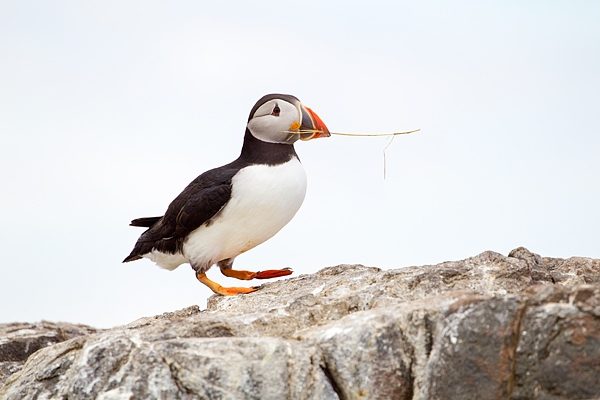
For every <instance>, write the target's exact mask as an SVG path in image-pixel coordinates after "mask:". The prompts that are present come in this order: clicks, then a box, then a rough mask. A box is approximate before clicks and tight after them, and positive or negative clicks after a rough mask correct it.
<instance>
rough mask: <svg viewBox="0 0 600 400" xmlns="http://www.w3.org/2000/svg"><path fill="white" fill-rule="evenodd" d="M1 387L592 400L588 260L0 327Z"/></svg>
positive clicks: (482, 268) (365, 279) (155, 395)
mask: <svg viewBox="0 0 600 400" xmlns="http://www.w3.org/2000/svg"><path fill="white" fill-rule="evenodd" d="M38 349H39V350H38ZM36 350H37V351H36ZM34 351H35V352H34ZM1 380H4V383H3V386H1V387H0V398H1V399H6V400H8V399H19V400H20V399H84V398H86V399H87V398H97V399H105V400H107V399H386V400H389V399H509V398H510V399H594V398H600V260H594V259H589V258H581V257H573V258H569V259H558V258H547V257H540V256H538V255H536V254H533V253H531V252H529V251H528V250H526V249H524V248H518V249H515V250H513V251H512V252H511V253H510V254H509V255H508V256H507V257H505V256H503V255H501V254H498V253H494V252H490V251H488V252H484V253H482V254H480V255H478V256H475V257H472V258H468V259H466V260H462V261H456V262H445V263H442V264H438V265H433V266H423V267H409V268H402V269H395V270H387V271H383V270H380V269H378V268H370V267H365V266H361V265H339V266H336V267H330V268H325V269H323V270H321V271H320V272H318V273H316V274H313V275H300V276H299V277H296V278H291V279H287V280H283V281H278V282H273V283H268V284H265V285H264V286H263V288H262V289H261V290H260V291H258V292H256V293H252V294H250V295H245V296H242V295H240V296H235V297H217V296H213V297H211V298H210V299H209V302H208V307H207V309H206V310H202V311H201V310H199V308H198V307H197V306H192V307H189V308H186V309H184V310H181V311H176V312H173V313H167V314H163V315H160V316H155V317H149V318H142V319H139V320H137V321H135V322H132V323H131V324H129V325H126V326H123V327H118V328H114V329H110V330H103V331H100V330H95V329H93V328H90V327H84V326H81V325H68V324H51V323H45V322H44V323H41V324H8V325H0V383H1Z"/></svg>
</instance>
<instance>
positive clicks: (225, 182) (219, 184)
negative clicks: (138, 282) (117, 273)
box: [123, 164, 239, 262]
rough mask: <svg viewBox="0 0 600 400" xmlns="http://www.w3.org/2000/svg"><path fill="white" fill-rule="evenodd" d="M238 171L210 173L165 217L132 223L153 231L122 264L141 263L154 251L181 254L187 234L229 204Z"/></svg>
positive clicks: (228, 167)
mask: <svg viewBox="0 0 600 400" xmlns="http://www.w3.org/2000/svg"><path fill="white" fill-rule="evenodd" d="M238 171H239V168H235V167H233V165H231V164H229V165H226V166H224V167H220V168H216V169H213V170H210V171H207V172H205V173H203V174H202V175H200V176H199V177H198V178H196V179H195V180H194V181H193V182H192V183H190V184H189V185H188V186H187V187H186V188H185V189H184V190H183V192H181V193H180V194H179V196H177V197H176V198H175V200H173V201H172V202H171V204H170V205H169V208H168V209H167V212H166V213H165V215H164V216H163V217H162V218H161V217H149V218H139V219H136V220H133V221H132V223H131V224H132V225H134V223H135V225H134V226H150V229H148V230H147V231H145V232H144V233H142V235H141V236H140V238H139V239H138V241H137V243H136V244H135V247H134V248H133V250H132V252H131V254H130V255H129V256H128V257H127V258H125V260H123V262H128V261H133V260H138V259H140V258H141V256H142V255H144V254H146V253H149V252H150V251H152V249H156V250H158V251H161V252H163V253H170V254H175V253H176V252H180V251H181V249H182V247H183V242H184V241H185V239H186V237H187V235H188V234H190V233H191V232H192V231H194V230H195V229H197V228H199V227H200V226H201V225H202V224H204V223H207V222H209V221H210V219H211V218H213V217H214V216H215V215H216V214H217V213H218V212H219V211H220V210H221V209H222V208H223V207H224V206H225V204H227V202H228V201H229V198H230V197H231V179H232V178H233V176H234V175H235V174H236V173H237V172H238ZM144 224H147V225H144Z"/></svg>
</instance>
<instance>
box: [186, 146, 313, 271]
mask: <svg viewBox="0 0 600 400" xmlns="http://www.w3.org/2000/svg"><path fill="white" fill-rule="evenodd" d="M232 185H233V187H232V193H231V199H230V200H229V202H228V203H227V205H226V206H225V207H224V208H223V209H222V210H221V212H220V213H219V214H218V216H217V217H216V218H215V219H214V221H213V222H212V223H211V224H210V225H209V226H205V225H203V226H201V227H200V228H198V229H196V230H195V231H194V232H192V233H191V235H190V236H189V238H188V240H187V241H186V242H185V244H184V246H183V253H184V256H185V257H186V258H187V259H188V260H189V261H190V262H191V263H192V265H193V266H195V267H196V268H198V269H208V268H209V267H210V266H211V265H213V264H214V263H216V262H217V261H220V260H224V259H226V258H235V257H236V256H238V255H239V254H241V253H243V252H245V251H248V250H250V249H252V248H253V247H255V246H258V245H259V244H261V243H263V242H264V241H266V240H268V239H270V238H271V237H272V236H273V235H275V234H276V233H277V232H279V230H281V228H283V227H284V226H285V225H286V224H287V223H288V222H290V220H291V219H292V218H293V217H294V215H295V214H296V212H297V211H298V209H299V208H300V206H301V205H302V202H303V201H304V196H305V194H306V174H305V172H304V168H302V164H300V161H298V159H297V158H295V157H294V158H293V159H292V160H290V161H288V162H287V163H285V164H281V165H276V166H267V165H252V166H249V167H246V168H243V169H242V170H240V172H238V173H237V174H236V175H235V176H234V177H233V180H232Z"/></svg>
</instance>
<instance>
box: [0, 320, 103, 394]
mask: <svg viewBox="0 0 600 400" xmlns="http://www.w3.org/2000/svg"><path fill="white" fill-rule="evenodd" d="M98 331H99V330H98V329H94V328H91V327H89V326H85V325H73V324H67V323H52V322H47V321H42V322H40V323H37V324H28V323H12V324H0V385H2V383H3V382H4V381H5V380H6V378H8V377H9V376H10V375H12V374H14V373H15V372H17V371H19V370H20V369H21V368H22V366H23V364H24V363H25V361H26V360H27V358H28V357H29V356H30V355H31V354H33V353H35V352H36V351H38V350H39V349H41V348H43V347H47V346H51V345H53V344H56V343H59V342H63V341H65V340H69V339H72V338H74V337H77V336H82V335H88V334H90V333H95V332H98Z"/></svg>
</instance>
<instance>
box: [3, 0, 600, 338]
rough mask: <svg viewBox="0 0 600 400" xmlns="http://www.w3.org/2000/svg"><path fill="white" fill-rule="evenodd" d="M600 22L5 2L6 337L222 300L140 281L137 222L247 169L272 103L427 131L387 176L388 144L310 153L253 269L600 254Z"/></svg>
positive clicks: (155, 275) (411, 10) (387, 5)
mask: <svg viewBox="0 0 600 400" xmlns="http://www.w3.org/2000/svg"><path fill="white" fill-rule="evenodd" d="M599 18H600V2H597V1H578V2H558V1H530V2H526V3H524V2H520V1H504V2H498V1H462V2H461V1H456V2H446V1H419V2H417V1H397V0H395V1H373V0H370V1H364V2H363V1H304V2H273V1H251V2H250V1H229V2H201V1H177V2H173V1H169V2H167V1H127V2H123V1H102V2H100V1H94V2H81V1H55V2H44V1H28V2H22V1H12V0H5V1H2V2H1V3H0V54H1V57H0V185H1V191H0V207H1V208H0V210H1V212H0V223H1V227H2V230H1V231H0V262H1V265H2V267H1V269H0V304H2V306H1V308H0V323H4V322H15V321H31V322H33V321H39V320H42V319H44V320H50V321H67V322H73V323H85V324H89V325H92V326H96V327H112V326H115V325H120V324H125V323H128V322H130V321H133V320H135V319H137V318H140V317H144V316H150V315H155V314H159V313H162V312H166V311H173V310H177V309H181V308H184V307H187V306H190V305H193V304H198V305H200V306H201V307H204V306H205V304H206V298H207V297H208V296H209V295H210V294H211V292H210V291H209V290H208V289H207V288H206V287H205V286H204V285H202V284H200V283H199V282H197V281H196V279H195V277H194V274H193V272H192V270H191V268H190V267H189V265H182V266H181V267H179V269H177V270H176V271H174V272H168V271H165V270H161V269H160V268H158V267H156V266H155V265H154V264H153V263H152V262H150V261H148V260H142V261H136V262H133V263H128V264H121V260H122V259H123V258H124V257H125V256H127V255H128V254H129V252H130V251H131V249H132V247H133V245H134V243H135V241H136V239H137V237H138V236H139V235H140V234H141V233H142V231H143V229H141V228H133V227H129V226H128V223H129V221H130V220H131V219H133V218H138V217H147V216H156V215H162V214H163V213H164V211H165V210H166V208H167V206H168V204H169V202H170V201H171V200H172V199H173V198H174V197H175V196H176V195H177V194H178V193H179V192H180V191H181V190H182V189H183V188H184V187H185V186H186V185H187V184H188V183H189V182H190V181H191V180H192V179H194V178H195V177H196V176H197V175H199V174H200V173H202V172H204V171H206V170H207V169H210V168H214V167H218V166H220V165H223V164H225V163H228V162H230V161H232V160H233V159H235V158H236V157H237V156H238V155H239V151H240V148H241V143H242V137H243V135H244V129H245V123H246V120H247V117H248V113H249V111H250V109H251V108H252V106H253V105H254V103H255V102H256V100H258V99H259V98H260V97H261V96H262V95H264V94H267V93H272V92H279V93H289V94H293V95H295V96H297V97H298V98H300V100H301V101H302V102H303V103H304V104H306V105H307V106H308V107H310V108H312V109H313V110H314V111H315V112H316V113H318V114H319V116H320V117H321V118H322V119H323V121H324V122H325V123H326V124H327V125H328V127H329V128H330V129H331V130H332V131H338V132H351V133H380V132H392V131H398V130H409V129H416V128H421V131H420V132H418V133H414V134H411V135H409V136H400V137H397V138H395V140H394V141H393V143H392V144H391V145H390V147H389V148H388V149H387V151H386V158H387V177H386V179H385V180H384V179H383V154H382V150H383V148H384V147H385V145H386V143H387V142H386V140H385V139H381V138H346V137H331V138H328V139H318V140H314V141H310V142H302V143H298V144H297V145H296V151H297V152H298V154H299V155H300V158H301V160H302V162H303V164H304V166H305V169H306V171H307V175H308V181H309V188H308V193H307V197H306V200H305V202H304V205H303V207H302V208H301V210H300V211H299V212H298V214H297V215H296V217H295V218H294V219H293V220H292V222H291V223H290V224H289V225H288V226H287V227H285V228H284V229H283V230H282V231H281V232H280V233H279V234H278V235H276V236H275V237H274V238H273V239H271V240H270V241H268V242H266V243H264V244H263V245H261V246H259V247H258V248H256V249H254V250H252V251H250V252H248V253H246V254H243V255H241V256H240V257H238V259H237V260H236V264H235V266H236V268H238V269H248V270H254V271H257V270H263V269H274V268H282V267H292V268H294V270H295V274H294V276H298V275H300V274H303V273H312V272H316V271H318V270H320V269H321V268H324V267H327V266H332V265H338V264H341V263H351V264H355V263H362V264H364V265H368V266H376V267H380V268H383V269H390V268H400V267H405V266H411V265H426V264H437V263H440V262H443V261H449V260H458V259H463V258H466V257H469V256H473V255H476V254H479V253H481V252H482V251H485V250H493V251H496V252H499V253H502V254H505V255H506V254H507V253H508V252H509V251H510V250H511V249H513V248H516V247H518V246H525V247H527V248H529V249H530V250H531V251H533V252H536V253H539V254H541V255H543V256H551V257H562V258H566V257H570V256H586V257H593V258H600V240H599V233H598V229H599V227H600V154H599V150H600V24H599V23H598V20H599ZM209 276H210V277H211V278H213V279H214V280H216V281H218V282H219V283H221V284H226V285H230V286H231V285H236V286H237V285H240V282H239V281H235V280H229V279H225V278H224V277H222V276H221V274H220V273H219V272H218V269H216V268H214V269H212V270H211V271H210V272H209ZM258 283H262V282H258ZM241 284H242V285H244V284H247V285H248V286H250V285H252V283H251V282H241Z"/></svg>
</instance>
